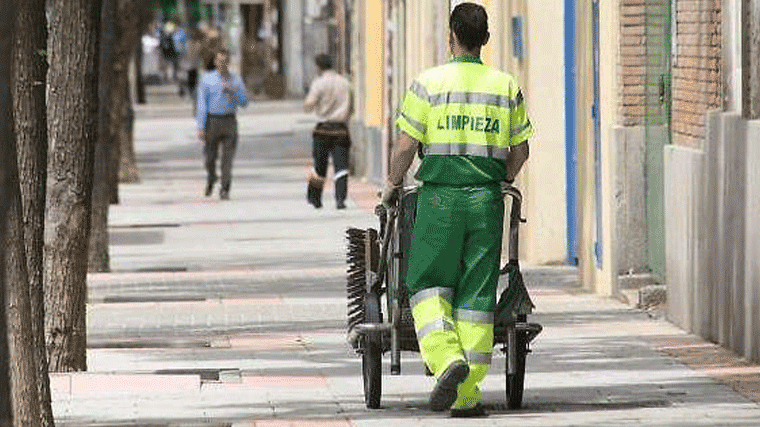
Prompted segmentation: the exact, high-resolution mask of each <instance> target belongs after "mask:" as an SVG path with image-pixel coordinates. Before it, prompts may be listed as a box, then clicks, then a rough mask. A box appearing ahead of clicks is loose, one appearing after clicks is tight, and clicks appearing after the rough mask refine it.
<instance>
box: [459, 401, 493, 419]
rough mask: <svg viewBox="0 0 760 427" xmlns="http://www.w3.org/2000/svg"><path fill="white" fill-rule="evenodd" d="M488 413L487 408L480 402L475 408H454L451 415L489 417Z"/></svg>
mask: <svg viewBox="0 0 760 427" xmlns="http://www.w3.org/2000/svg"><path fill="white" fill-rule="evenodd" d="M487 416H488V414H487V413H486V410H485V408H483V405H481V404H480V403H478V404H477V405H475V407H473V408H467V409H452V410H451V417H452V418H476V417H487Z"/></svg>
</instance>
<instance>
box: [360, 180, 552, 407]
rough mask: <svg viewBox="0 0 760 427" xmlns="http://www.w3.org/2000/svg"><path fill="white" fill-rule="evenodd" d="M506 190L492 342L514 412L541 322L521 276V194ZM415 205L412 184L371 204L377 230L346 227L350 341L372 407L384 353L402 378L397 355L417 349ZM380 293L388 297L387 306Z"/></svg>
mask: <svg viewBox="0 0 760 427" xmlns="http://www.w3.org/2000/svg"><path fill="white" fill-rule="evenodd" d="M503 192H504V195H505V196H509V197H510V198H511V200H512V206H511V211H510V220H509V225H510V227H509V261H508V263H507V264H506V265H505V266H504V268H502V270H501V273H502V274H507V275H509V285H508V286H507V288H506V289H504V291H503V292H502V294H501V296H500V298H499V301H498V303H497V306H496V312H495V313H494V346H496V345H501V351H502V352H503V353H504V354H505V356H506V401H507V406H508V407H509V408H510V409H518V408H520V407H521V405H522V398H523V389H524V379H525V361H526V356H527V354H528V353H529V352H530V343H531V342H532V341H533V339H534V338H535V337H536V336H537V335H538V334H539V333H540V332H541V329H542V327H541V325H539V324H537V323H528V321H527V316H528V315H529V314H531V313H532V310H533V308H534V305H533V303H532V301H531V300H530V296H529V295H528V291H527V289H526V288H525V285H524V283H523V281H522V275H521V273H520V267H519V262H518V241H519V226H520V224H521V223H523V222H525V220H524V219H523V218H522V216H521V208H522V194H521V193H520V191H519V190H518V189H517V188H515V187H512V186H507V187H504V189H503ZM416 202H417V188H416V187H407V188H404V189H403V190H402V192H401V196H400V198H399V203H398V205H397V206H394V207H392V208H391V209H388V210H386V209H385V208H383V207H382V206H378V207H377V208H376V209H375V214H376V215H377V216H378V218H379V222H380V231H379V233H378V232H377V231H376V230H374V229H371V228H370V229H367V230H359V229H349V232H348V239H349V265H350V267H349V277H348V294H349V295H348V298H349V304H348V305H349V331H348V341H349V344H351V346H352V347H353V348H354V349H356V351H357V353H359V354H361V356H362V376H363V382H364V399H365V403H366V405H367V407H368V408H372V409H376V408H379V407H380V397H381V394H382V354H383V353H386V352H390V360H391V367H390V372H391V375H400V374H401V352H402V351H416V352H419V346H418V344H417V336H416V333H415V331H414V322H413V320H412V315H411V309H410V307H409V298H408V296H407V295H406V287H405V283H404V280H405V272H406V268H407V265H406V263H407V262H408V256H407V255H408V253H409V249H410V246H411V234H412V229H413V227H414V218H415V215H416ZM382 296H385V303H386V304H385V305H386V307H385V310H383V309H382V298H381V297H382ZM383 313H386V314H387V316H383ZM384 317H385V318H386V320H384ZM426 371H427V369H426ZM427 373H428V375H432V374H431V373H430V372H429V371H427Z"/></svg>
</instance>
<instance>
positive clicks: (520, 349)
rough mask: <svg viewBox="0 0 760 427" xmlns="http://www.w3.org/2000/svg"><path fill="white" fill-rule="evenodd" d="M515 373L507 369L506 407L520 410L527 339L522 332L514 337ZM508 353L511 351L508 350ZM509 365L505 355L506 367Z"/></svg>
mask: <svg viewBox="0 0 760 427" xmlns="http://www.w3.org/2000/svg"><path fill="white" fill-rule="evenodd" d="M515 341H516V344H517V345H516V346H515V347H516V348H515V351H516V353H515V361H516V366H515V368H516V369H515V373H514V374H510V373H509V367H507V388H506V390H507V407H508V408H509V409H520V407H521V406H522V398H523V388H524V386H525V357H526V356H527V354H528V343H527V337H526V336H525V333H524V332H517V333H516V336H515ZM509 350H510V351H511V350H512V349H509ZM508 364H509V355H507V365H508Z"/></svg>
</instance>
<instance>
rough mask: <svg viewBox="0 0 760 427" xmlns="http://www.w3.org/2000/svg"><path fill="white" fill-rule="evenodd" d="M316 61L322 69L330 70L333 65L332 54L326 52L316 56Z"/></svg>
mask: <svg viewBox="0 0 760 427" xmlns="http://www.w3.org/2000/svg"><path fill="white" fill-rule="evenodd" d="M314 62H316V63H317V67H319V69H320V70H322V71H325V70H329V69H330V68H332V65H333V64H332V59H331V58H330V55H328V54H326V53H320V54H319V55H317V56H315V57H314Z"/></svg>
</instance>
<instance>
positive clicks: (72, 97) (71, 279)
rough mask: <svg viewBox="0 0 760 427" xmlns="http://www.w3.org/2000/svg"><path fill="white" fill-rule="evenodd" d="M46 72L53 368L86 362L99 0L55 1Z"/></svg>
mask: <svg viewBox="0 0 760 427" xmlns="http://www.w3.org/2000/svg"><path fill="white" fill-rule="evenodd" d="M49 16H50V18H51V19H52V22H51V23H50V42H49V46H50V49H49V50H50V54H51V56H50V58H51V60H50V71H49V73H48V78H49V84H48V88H49V90H48V108H47V113H48V138H49V142H50V158H49V160H48V187H47V190H48V203H47V206H48V212H47V216H46V222H45V228H46V229H47V231H46V233H45V235H46V236H45V287H46V289H45V309H46V312H47V316H46V320H45V329H46V331H47V334H46V337H47V350H48V355H49V361H50V369H51V370H53V371H55V372H68V371H84V370H86V369H87V353H86V348H87V329H86V310H85V308H86V307H85V305H86V300H87V246H88V243H89V237H90V236H89V235H90V212H91V201H92V200H91V197H92V174H93V156H94V149H95V144H96V142H97V133H98V39H99V36H100V32H99V30H100V2H99V1H96V0H67V1H55V2H53V4H52V6H51V13H50V15H49Z"/></svg>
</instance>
